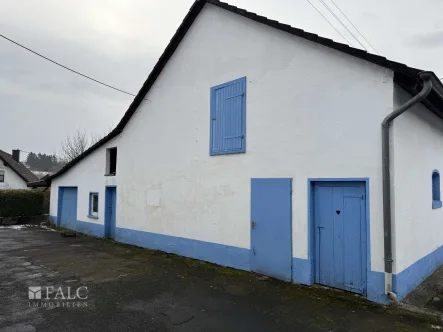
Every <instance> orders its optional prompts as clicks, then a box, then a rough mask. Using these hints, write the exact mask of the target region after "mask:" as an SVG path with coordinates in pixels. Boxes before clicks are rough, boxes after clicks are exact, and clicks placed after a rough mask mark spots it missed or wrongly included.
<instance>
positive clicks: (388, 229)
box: [381, 72, 432, 302]
mask: <svg viewBox="0 0 443 332" xmlns="http://www.w3.org/2000/svg"><path fill="white" fill-rule="evenodd" d="M418 77H419V78H420V79H421V80H422V81H423V88H422V90H421V91H420V92H419V93H418V94H417V95H416V96H415V97H413V98H412V99H410V100H408V101H407V102H406V103H404V104H403V105H401V106H400V107H398V108H397V109H396V110H394V111H393V112H392V113H390V114H388V115H387V116H386V117H385V119H384V120H383V122H382V124H381V127H382V156H383V160H382V162H383V168H382V175H383V229H384V244H385V292H386V295H387V296H388V298H389V299H390V300H392V301H395V302H397V295H396V294H395V293H394V292H393V291H392V262H393V260H392V221H391V174H390V156H389V154H390V151H389V141H390V137H389V132H390V131H389V128H390V126H391V123H392V121H394V119H395V118H396V117H398V116H399V115H400V114H402V113H404V112H406V111H407V110H408V109H410V108H411V107H412V106H414V105H415V104H417V103H419V102H421V101H422V100H423V99H425V98H426V97H427V95H428V94H429V93H430V92H431V90H432V81H431V77H432V74H431V73H430V72H421V73H420V74H419V75H418Z"/></svg>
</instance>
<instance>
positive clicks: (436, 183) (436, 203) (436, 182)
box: [432, 169, 442, 209]
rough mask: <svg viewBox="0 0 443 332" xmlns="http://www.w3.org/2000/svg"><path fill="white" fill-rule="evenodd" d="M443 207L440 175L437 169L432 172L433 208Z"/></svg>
mask: <svg viewBox="0 0 443 332" xmlns="http://www.w3.org/2000/svg"><path fill="white" fill-rule="evenodd" d="M441 206H442V202H441V199H440V173H439V172H438V171H437V170H436V169H435V170H434V171H433V172H432V208H433V209H439V208H441Z"/></svg>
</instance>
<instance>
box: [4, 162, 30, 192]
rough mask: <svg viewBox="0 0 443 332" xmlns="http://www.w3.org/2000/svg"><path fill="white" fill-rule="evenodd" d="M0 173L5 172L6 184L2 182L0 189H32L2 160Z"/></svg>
mask: <svg viewBox="0 0 443 332" xmlns="http://www.w3.org/2000/svg"><path fill="white" fill-rule="evenodd" d="M0 171H4V172H5V182H0V189H30V188H28V187H27V186H26V182H25V181H24V180H23V179H22V178H21V177H20V176H18V175H17V174H16V173H15V172H14V171H13V170H12V169H11V168H9V167H8V166H6V165H5V164H4V163H3V161H1V160H0Z"/></svg>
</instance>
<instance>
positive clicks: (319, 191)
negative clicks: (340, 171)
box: [314, 182, 367, 294]
mask: <svg viewBox="0 0 443 332" xmlns="http://www.w3.org/2000/svg"><path fill="white" fill-rule="evenodd" d="M365 200H366V197H365V184H364V182H318V183H316V184H315V186H314V219H315V252H316V255H315V270H316V271H315V272H316V273H315V282H316V283H318V284H322V285H327V286H331V287H335V288H340V289H344V290H348V291H351V292H355V293H359V294H365V293H366V259H367V258H366V250H367V249H366V210H365V209H366V201H365Z"/></svg>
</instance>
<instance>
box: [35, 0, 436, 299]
mask: <svg viewBox="0 0 443 332" xmlns="http://www.w3.org/2000/svg"><path fill="white" fill-rule="evenodd" d="M141 42H142V41H141ZM442 91H443V85H442V84H441V82H440V81H439V80H438V78H437V77H436V76H435V74H433V73H430V72H426V73H422V71H421V70H420V69H415V68H410V67H407V66H406V65H404V64H400V63H397V62H393V61H389V60H387V59H386V58H384V57H381V56H377V55H373V54H369V53H367V52H365V51H362V50H360V49H355V48H351V47H349V46H347V45H344V44H340V43H336V42H333V41H332V40H330V39H325V38H322V37H319V36H317V35H314V34H310V33H307V32H304V31H303V30H300V29H296V28H292V27H290V26H288V25H285V24H280V23H278V22H276V21H272V20H268V19H267V18H265V17H262V16H258V15H256V14H254V13H250V12H247V11H245V10H243V9H238V8H237V7H233V6H230V5H228V4H225V3H220V2H218V1H215V0H208V1H204V0H198V1H196V2H195V3H194V4H193V6H192V8H191V9H190V11H189V13H188V14H187V16H186V18H185V19H184V21H183V23H182V24H181V26H180V27H179V28H178V30H177V32H176V34H175V35H174V37H173V38H172V40H171V42H170V43H169V45H168V46H167V48H166V49H165V51H164V53H163V54H162V56H161V57H160V59H159V61H158V63H157V64H156V65H155V67H154V68H153V70H152V72H151V74H150V75H149V77H148V79H147V80H146V82H145V83H144V85H143V87H142V88H141V90H140V92H139V94H138V95H137V96H136V98H135V99H134V101H133V103H132V104H131V105H130V107H129V109H128V110H127V112H126V114H125V115H124V116H123V118H122V120H121V121H120V123H119V124H118V125H117V127H116V128H115V129H114V130H113V131H112V132H111V133H110V134H109V135H107V136H106V137H105V138H103V139H102V140H101V141H99V142H98V143H97V144H95V145H94V146H93V147H91V148H90V149H89V150H87V151H86V152H85V153H83V154H82V155H81V156H79V157H78V158H76V159H74V160H73V161H71V162H70V163H68V164H67V165H66V166H65V167H64V168H63V169H62V170H61V171H59V172H58V173H56V174H54V175H52V176H50V177H49V178H47V179H46V180H45V181H40V182H39V183H34V184H32V185H39V184H40V185H48V184H49V183H51V208H50V215H51V218H52V220H53V222H55V223H57V224H58V225H60V226H64V227H68V228H71V229H74V230H77V231H79V232H85V233H89V234H92V235H96V236H105V237H110V238H114V239H115V240H117V241H120V242H124V243H130V244H134V245H137V246H142V247H146V248H152V249H158V250H163V251H167V252H171V253H176V254H179V255H183V256H188V257H193V258H197V259H201V260H205V261H209V262H214V263H217V264H220V265H226V266H231V267H234V268H237V269H242V270H251V271H256V272H259V273H263V274H266V275H269V276H273V277H276V278H279V279H282V280H286V281H292V282H295V283H302V284H308V285H310V284H313V283H317V284H322V285H326V286H331V287H335V288H341V289H345V290H348V291H352V292H355V293H358V294H361V295H363V296H365V297H367V298H369V299H370V300H372V301H376V302H380V303H386V302H387V301H388V296H389V297H391V298H395V296H396V295H397V297H398V298H399V299H401V298H403V297H404V296H406V294H407V293H408V292H410V291H411V290H412V289H413V288H415V287H416V286H417V285H418V284H419V283H420V282H421V281H422V280H423V278H425V277H427V276H428V275H429V274H430V273H431V272H432V271H433V270H435V269H436V268H437V267H438V266H439V265H440V264H441V263H443V247H442V244H443V210H442V209H441V204H442V203H441V194H440V175H439V172H440V171H442V170H443V120H442V119H443V98H442V93H441V92H442ZM416 94H419V97H417V98H421V102H419V103H417V104H415V105H414V106H413V107H412V108H411V109H409V110H407V111H406V112H405V113H404V114H402V115H400V116H399V117H398V118H396V119H395V121H394V122H393V125H392V126H391V128H390V130H389V123H386V125H385V128H387V130H384V131H383V132H384V136H383V140H382V126H381V123H382V122H383V121H384V119H385V117H386V116H387V115H388V114H390V113H391V112H393V110H395V109H398V107H399V106H400V105H402V104H403V103H405V102H406V101H408V100H410V99H411V98H412V96H413V95H416ZM417 98H416V99H414V101H418V99H417ZM389 119H390V118H388V120H389ZM388 122H389V121H388ZM388 134H390V137H389V135H388ZM382 142H383V143H384V144H385V145H384V147H386V146H387V147H388V148H387V149H386V148H383V149H382ZM389 142H390V149H389V145H386V143H388V144H389ZM389 151H390V153H391V155H390V162H391V163H390V164H389V163H388V161H389V158H388V157H389V156H388V155H387V153H388V152H389ZM382 154H383V156H384V157H383V158H382ZM382 159H383V160H384V161H385V164H382ZM383 165H384V166H385V168H383ZM383 169H384V171H383ZM389 171H390V172H389ZM391 189H392V190H391ZM391 191H392V192H391ZM383 200H384V201H385V202H384V203H383Z"/></svg>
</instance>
